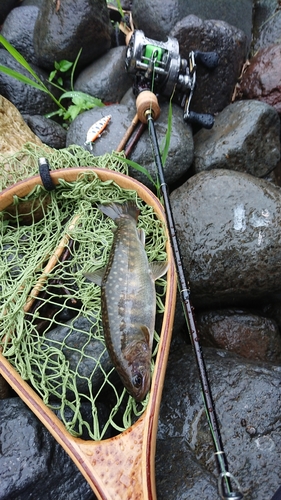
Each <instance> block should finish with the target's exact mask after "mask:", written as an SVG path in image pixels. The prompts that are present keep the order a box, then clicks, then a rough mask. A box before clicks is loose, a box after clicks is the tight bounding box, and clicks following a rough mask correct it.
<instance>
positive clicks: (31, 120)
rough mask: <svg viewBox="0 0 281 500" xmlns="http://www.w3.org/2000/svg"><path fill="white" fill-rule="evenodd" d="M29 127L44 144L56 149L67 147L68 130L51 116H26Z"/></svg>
mask: <svg viewBox="0 0 281 500" xmlns="http://www.w3.org/2000/svg"><path fill="white" fill-rule="evenodd" d="M24 119H25V121H26V123H27V125H28V126H29V128H30V129H31V130H32V132H34V134H35V135H36V136H37V137H39V139H41V141H42V142H43V143H44V144H47V146H50V147H51V148H55V149H62V148H64V147H65V141H66V130H65V129H64V128H63V127H62V126H61V125H59V123H56V122H55V121H54V120H51V119H50V118H46V117H45V116H40V115H33V116H25V117H24Z"/></svg>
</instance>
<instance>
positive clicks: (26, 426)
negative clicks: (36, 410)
mask: <svg viewBox="0 0 281 500" xmlns="http://www.w3.org/2000/svg"><path fill="white" fill-rule="evenodd" d="M0 416H1V418H0V427H1V432H0V436H1V437H0V440H1V455H0V469H1V492H0V499H1V500H10V499H11V498H13V500H22V499H23V498H37V499H42V500H43V499H44V500H51V499H52V498H56V499H58V500H59V499H63V498H66V497H67V498H68V499H72V500H76V499H77V498H83V499H85V500H94V498H95V496H94V495H93V492H92V490H91V488H90V486H89V485H88V483H87V482H86V480H85V479H84V478H83V476H82V474H81V473H80V472H79V471H78V469H77V467H76V465H75V464H74V462H73V461H72V460H71V459H70V458H69V457H68V455H67V454H66V452H65V451H64V450H63V448H62V447H61V446H60V445H59V444H58V443H57V442H56V441H55V439H54V438H53V437H52V436H51V434H50V433H49V431H47V429H45V428H44V427H43V425H42V424H41V422H39V420H38V419H37V417H35V415H33V413H32V412H31V411H30V410H29V409H28V408H27V407H26V406H25V404H24V403H23V402H22V401H21V400H20V399H19V398H10V399H5V400H2V401H0Z"/></svg>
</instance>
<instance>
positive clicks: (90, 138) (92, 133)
mask: <svg viewBox="0 0 281 500" xmlns="http://www.w3.org/2000/svg"><path fill="white" fill-rule="evenodd" d="M110 120H111V115H107V116H104V117H103V118H101V119H100V120H98V121H97V122H95V123H94V124H93V125H91V127H90V128H89V130H88V132H87V137H86V141H85V146H87V145H90V146H91V147H92V143H93V142H95V140H96V139H97V138H98V137H100V136H101V133H102V132H103V131H104V129H105V128H106V127H107V125H108V123H109V122H110Z"/></svg>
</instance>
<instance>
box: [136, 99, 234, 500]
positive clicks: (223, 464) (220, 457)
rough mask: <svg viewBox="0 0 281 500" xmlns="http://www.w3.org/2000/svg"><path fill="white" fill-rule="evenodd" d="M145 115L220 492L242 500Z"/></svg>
mask: <svg viewBox="0 0 281 500" xmlns="http://www.w3.org/2000/svg"><path fill="white" fill-rule="evenodd" d="M145 117H146V120H147V123H148V131H149V137H150V140H151V144H152V150H153V156H154V161H155V164H156V167H157V171H158V176H159V181H160V188H161V192H162V196H163V201H164V207H165V212H166V218H167V227H168V232H169V236H170V241H171V246H172V250H173V255H174V260H175V265H176V269H177V276H178V286H179V291H180V297H181V302H182V305H183V310H184V315H185V319H186V323H187V327H188V331H189V335H190V338H191V343H192V346H193V350H194V353H195V357H196V362H197V366H198V369H199V375H200V382H201V387H202V395H203V400H204V406H205V410H206V414H207V419H208V422H209V426H210V430H211V435H212V438H213V442H214V447H215V450H216V451H215V457H216V463H217V467H218V470H219V472H220V476H219V494H220V496H221V498H222V499H223V500H226V499H229V498H232V499H235V500H242V498H243V495H242V493H241V492H240V488H239V487H238V483H237V481H236V480H234V482H235V484H236V485H237V487H238V491H232V487H231V481H230V480H231V479H234V478H233V475H232V474H231V473H229V471H228V464H227V459H226V455H225V452H224V449H223V444H222V439H221V434H220V430H219V426H218V418H217V414H216V410H215V406H214V402H213V397H212V393H211V387H210V383H209V380H208V376H207V370H206V366H205V362H204V358H203V353H202V349H201V346H200V342H199V337H198V333H197V329H196V325H195V320H194V317H193V311H192V306H191V303H190V299H189V294H190V292H189V287H188V286H187V283H186V279H185V275H184V269H183V263H182V258H181V254H180V249H179V245H178V240H177V235H176V230H175V223H174V218H173V214H172V210H171V204H170V199H169V194H168V187H167V183H166V181H165V177H164V172H163V164H162V159H161V155H160V150H159V145H158V139H157V135H156V131H155V125H154V117H153V110H152V109H151V106H148V107H147V111H146V112H145Z"/></svg>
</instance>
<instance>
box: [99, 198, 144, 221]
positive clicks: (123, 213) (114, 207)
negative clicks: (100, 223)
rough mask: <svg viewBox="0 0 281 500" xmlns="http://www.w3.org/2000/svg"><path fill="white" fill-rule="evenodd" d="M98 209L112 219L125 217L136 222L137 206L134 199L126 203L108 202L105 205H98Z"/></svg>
mask: <svg viewBox="0 0 281 500" xmlns="http://www.w3.org/2000/svg"><path fill="white" fill-rule="evenodd" d="M98 208H99V210H100V211H101V212H102V213H103V214H105V215H107V216H108V217H110V218H111V219H113V220H117V219H121V218H125V219H133V220H135V221H136V222H137V220H138V216H139V213H140V211H139V208H138V207H137V205H136V204H135V202H134V201H127V202H126V203H123V204H121V203H109V204H107V205H98Z"/></svg>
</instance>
